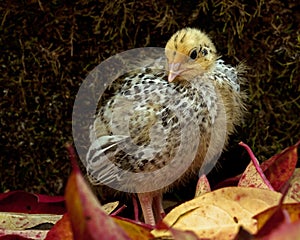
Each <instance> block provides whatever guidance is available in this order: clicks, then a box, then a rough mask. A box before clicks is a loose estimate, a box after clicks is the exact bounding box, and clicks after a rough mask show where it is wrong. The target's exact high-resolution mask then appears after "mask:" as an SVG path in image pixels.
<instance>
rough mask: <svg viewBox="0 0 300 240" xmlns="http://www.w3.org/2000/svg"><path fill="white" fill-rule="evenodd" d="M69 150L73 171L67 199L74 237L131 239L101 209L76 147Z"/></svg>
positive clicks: (110, 239)
mask: <svg viewBox="0 0 300 240" xmlns="http://www.w3.org/2000/svg"><path fill="white" fill-rule="evenodd" d="M68 150H69V152H70V158H71V161H72V164H73V171H72V173H71V176H70V177H69V180H68V183H67V187H66V192H65V199H66V205H67V210H68V214H69V218H70V222H71V226H72V231H73V235H74V239H89V240H90V239H104V238H105V239H107V240H112V239H118V240H119V239H120V240H123V239H129V237H128V236H127V235H126V233H125V232H124V231H123V229H122V228H121V227H119V226H118V225H117V224H116V223H115V222H114V220H113V219H112V218H111V217H109V216H108V215H107V214H106V213H105V212H104V211H103V210H102V209H101V206H100V204H99V202H98V200H97V198H96V197H95V196H94V195H93V193H92V191H91V189H90V188H89V187H88V186H87V184H86V183H85V181H84V178H83V177H82V175H81V173H80V171H79V168H78V166H77V164H76V161H75V153H74V149H73V148H72V147H71V146H68Z"/></svg>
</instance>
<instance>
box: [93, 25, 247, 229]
mask: <svg viewBox="0 0 300 240" xmlns="http://www.w3.org/2000/svg"><path fill="white" fill-rule="evenodd" d="M194 31H198V32H194ZM199 32H200V31H199V30H194V29H189V28H187V29H183V30H181V31H179V32H177V33H176V34H174V35H173V36H172V38H171V39H170V40H169V42H168V44H167V46H166V49H167V50H170V51H174V53H173V52H171V53H167V52H166V55H167V59H168V61H169V69H168V70H169V71H166V70H164V69H163V68H161V69H158V68H157V67H155V68H153V67H151V66H148V67H145V68H142V69H138V70H135V71H132V72H129V73H127V74H126V75H124V76H122V77H120V78H119V79H117V80H116V81H114V82H113V83H112V86H110V88H109V89H108V90H107V91H108V92H109V94H106V95H104V96H103V97H102V98H101V100H100V103H99V109H98V113H97V116H96V119H95V122H94V124H93V126H91V131H90V140H91V147H90V149H89V152H88V154H87V172H88V174H89V176H90V180H91V182H92V183H93V184H100V183H101V182H102V181H103V179H105V180H106V181H117V180H116V179H118V178H122V172H119V173H118V174H117V175H116V174H114V175H112V174H111V171H110V169H109V167H108V166H107V165H101V162H103V161H102V159H103V158H108V159H109V160H110V161H111V162H113V163H114V164H115V165H116V166H118V167H119V168H121V169H123V170H128V171H131V172H136V173H137V172H151V171H154V170H156V169H160V168H162V167H163V166H165V165H167V164H169V163H170V161H171V160H172V158H173V157H174V156H175V154H177V153H178V149H179V146H180V144H188V145H189V146H190V149H187V150H186V151H185V152H183V153H182V156H181V158H182V161H187V160H190V158H195V159H194V161H193V162H192V164H191V166H190V167H189V169H188V170H187V171H186V172H185V173H184V174H183V175H182V176H181V177H180V178H179V179H178V180H176V181H175V182H174V183H173V184H171V185H169V186H166V187H164V188H163V189H161V190H159V191H155V192H153V193H149V194H147V193H144V194H139V198H140V202H141V205H142V210H143V213H144V216H145V215H148V216H145V220H146V222H148V223H150V224H154V215H155V217H156V219H159V216H158V215H159V214H160V213H161V211H162V209H161V205H160V203H157V202H159V201H160V197H161V193H162V192H164V191H166V190H167V189H168V188H170V187H172V186H174V185H176V184H179V183H180V182H181V181H184V180H188V179H189V178H190V177H191V176H193V174H195V173H198V171H199V169H200V167H201V165H202V163H203V160H204V156H205V154H206V151H207V149H208V147H209V146H208V145H209V143H210V137H211V132H212V129H214V131H215V132H217V133H218V129H215V128H221V127H223V128H225V127H226V128H227V134H226V139H225V142H226V141H227V137H228V135H229V134H231V133H232V132H233V130H234V126H235V125H236V124H238V123H239V122H240V120H241V117H242V113H243V94H241V93H240V84H239V81H240V80H241V76H240V74H242V73H243V68H242V67H238V68H234V67H231V66H229V65H225V64H224V62H223V61H222V60H221V59H217V56H216V53H215V52H216V50H215V48H214V46H213V44H212V43H211V42H210V39H208V38H207V36H206V35H205V34H204V35H203V33H202V32H200V35H199V36H197V37H196V40H195V41H194V40H193V41H192V42H190V39H191V38H192V36H193V34H195V33H199ZM203 38H205V39H204V40H203ZM206 38H207V39H206ZM185 41H189V42H188V43H185ZM199 41H200V43H201V44H200V45H199V44H198V42H199ZM201 41H204V42H203V43H202V42H201ZM170 42H171V43H170ZM190 45H191V46H194V47H192V48H191V46H190ZM193 49H197V54H198V55H197V56H198V58H197V59H196V60H195V61H198V59H199V62H198V63H197V65H196V64H195V62H191V59H188V60H185V59H184V56H186V55H188V56H190V58H194V56H193V55H192V54H195V53H191V51H193ZM204 49H206V50H204ZM180 50H181V51H180ZM175 51H176V52H178V51H180V52H181V53H182V54H179V55H178V54H177V55H176V53H175ZM200 54H202V55H203V56H200ZM210 54H212V55H210ZM176 58H179V60H178V59H176ZM192 60H194V59H192ZM177 61H179V62H180V64H179V65H178V64H177ZM173 63H175V65H172V64H173ZM176 64H177V65H176ZM201 64H202V65H201ZM174 66H175V69H172V67H174ZM182 66H193V70H195V71H194V72H193V71H187V72H188V73H186V71H182V70H180V69H181V68H182ZM170 68H171V69H170ZM191 69H192V68H191ZM199 69H200V70H199ZM196 70H197V71H196ZM172 71H173V73H175V75H174V76H172V77H171V78H170V74H171V73H172ZM223 106H224V110H225V113H226V126H220V124H221V120H222V121H223V120H224V119H223V117H224V116H220V115H221V114H220V109H221V108H222V107H223ZM221 118H222V119H221ZM182 122H184V125H185V126H188V128H187V129H189V128H193V126H197V127H198V128H199V130H200V131H199V132H200V134H199V136H192V135H193V129H189V130H190V132H191V133H190V136H191V139H193V137H194V139H195V137H196V138H198V140H199V145H198V144H196V143H195V144H194V143H193V142H189V138H187V137H186V139H182V138H181V134H182V132H181V131H182ZM193 124H195V125H193ZM221 130H223V129H220V131H221ZM115 133H118V134H115ZM120 133H121V134H120ZM196 146H197V151H196V157H195V156H190V155H189V152H191V150H192V149H193V148H195V147H196ZM221 151H222V149H217V144H216V147H215V148H214V146H213V151H212V154H216V155H217V154H219V153H220V152H221ZM192 160H193V159H192ZM169 174H172V172H170V173H169ZM132 181H136V182H138V181H139V179H128V181H127V182H128V186H127V188H128V189H129V188H130V187H131V185H130V184H131V182H132ZM149 184H156V183H155V182H152V183H149ZM132 191H134V189H132ZM153 199H154V200H153ZM148 200H149V201H148ZM152 201H154V202H152ZM153 203H154V204H155V206H154V207H156V208H158V209H154V214H153V212H151V209H150V207H151V206H152V204H153ZM149 204H150V206H143V205H149Z"/></svg>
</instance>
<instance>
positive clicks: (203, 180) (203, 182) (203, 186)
mask: <svg viewBox="0 0 300 240" xmlns="http://www.w3.org/2000/svg"><path fill="white" fill-rule="evenodd" d="M210 191H211V188H210V184H209V181H208V179H207V177H206V176H205V175H202V176H201V177H200V178H199V180H198V182H197V186H196V192H195V197H199V196H200V195H202V194H204V193H208V192H210Z"/></svg>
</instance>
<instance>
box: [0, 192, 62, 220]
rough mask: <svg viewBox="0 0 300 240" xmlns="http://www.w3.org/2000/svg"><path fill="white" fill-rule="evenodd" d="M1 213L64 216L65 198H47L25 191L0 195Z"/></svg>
mask: <svg viewBox="0 0 300 240" xmlns="http://www.w3.org/2000/svg"><path fill="white" fill-rule="evenodd" d="M0 212H15V213H41V214H60V215H62V214H64V213H65V212H66V207H65V202H64V197H62V196H46V195H41V194H33V193H28V192H24V191H12V192H7V193H1V194H0Z"/></svg>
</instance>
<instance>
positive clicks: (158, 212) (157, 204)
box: [153, 193, 166, 223]
mask: <svg viewBox="0 0 300 240" xmlns="http://www.w3.org/2000/svg"><path fill="white" fill-rule="evenodd" d="M153 212H154V216H155V220H156V223H158V222H159V221H161V220H162V219H163V218H164V217H165V215H166V214H165V211H164V208H163V206H162V193H158V194H157V195H156V196H155V197H154V198H153Z"/></svg>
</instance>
